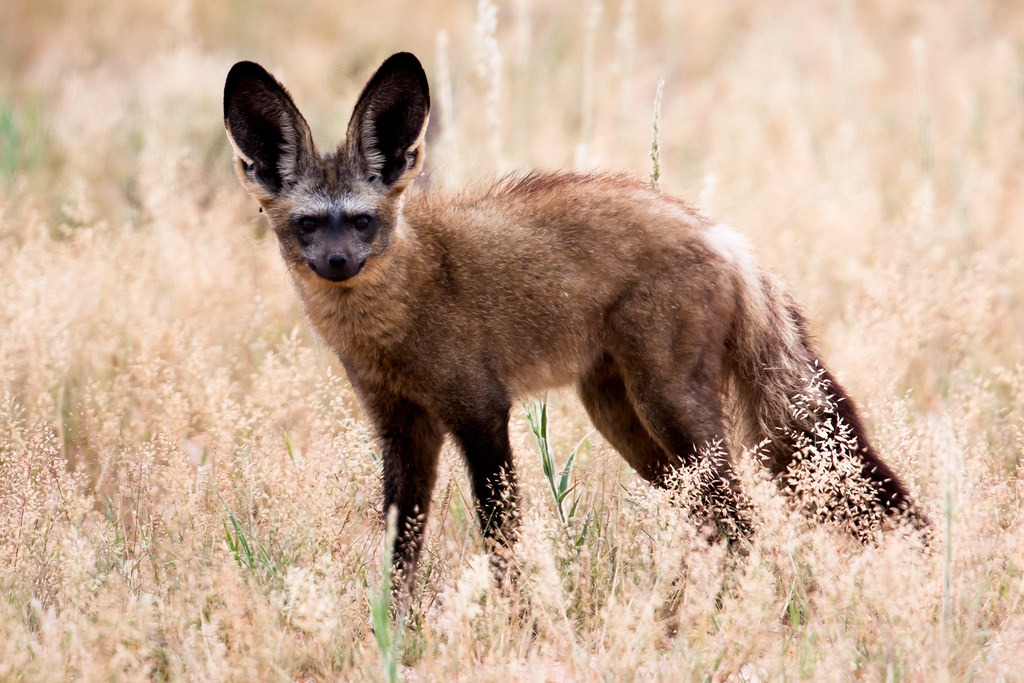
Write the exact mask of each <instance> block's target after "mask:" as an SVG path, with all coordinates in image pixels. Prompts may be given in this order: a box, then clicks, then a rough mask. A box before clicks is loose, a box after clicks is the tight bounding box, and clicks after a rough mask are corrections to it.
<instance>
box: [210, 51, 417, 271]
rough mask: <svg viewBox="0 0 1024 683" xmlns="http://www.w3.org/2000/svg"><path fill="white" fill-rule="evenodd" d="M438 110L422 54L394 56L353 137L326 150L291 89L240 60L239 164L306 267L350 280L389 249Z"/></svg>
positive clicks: (228, 118)
mask: <svg viewBox="0 0 1024 683" xmlns="http://www.w3.org/2000/svg"><path fill="white" fill-rule="evenodd" d="M429 109H430V96H429V92H428V87H427V78H426V74H424V72H423V68H422V67H421V66H420V63H419V61H418V60H417V59H416V58H415V57H414V56H413V55H411V54H409V53H398V54H396V55H393V56H392V57H390V58H389V59H388V60H386V61H385V62H384V63H383V64H382V65H381V67H380V68H379V69H378V70H377V73H375V74H374V75H373V77H372V78H371V79H370V81H369V82H368V83H367V84H366V87H365V88H364V89H363V93H362V95H360V97H359V101H358V102H357V103H356V106H355V109H354V111H353V112H352V118H351V119H350V121H349V125H348V133H347V135H346V138H345V140H344V141H342V143H341V144H340V145H339V147H338V149H337V151H336V152H335V153H334V154H328V155H325V156H321V155H320V153H319V152H318V151H317V150H316V147H315V146H314V145H313V138H312V135H311V134H310V132H309V126H308V125H307V124H306V121H305V119H304V118H303V117H302V115H301V114H300V113H299V110H298V108H297V107H296V106H295V103H294V102H293V101H292V98H291V96H290V95H289V94H288V92H287V91H286V90H285V89H284V87H283V86H282V85H281V84H280V83H278V82H277V81H276V80H275V79H274V77H273V76H271V75H270V74H269V73H268V72H267V71H266V70H265V69H263V67H261V66H259V65H258V64H255V63H253V62H239V63H238V64H235V66H234V67H232V69H231V71H230V72H229V73H228V78H227V82H226V83H225V86H224V125H225V128H226V129H227V133H228V138H229V139H230V140H231V143H232V145H233V146H234V148H235V167H236V170H237V172H238V175H239V178H240V179H241V181H242V184H243V185H244V186H245V187H246V189H247V190H248V191H249V192H250V194H252V195H253V196H254V197H255V198H256V199H257V200H258V201H259V203H260V206H261V207H262V208H263V210H264V211H265V212H266V213H267V217H268V219H269V220H270V223H271V225H272V226H273V228H274V231H275V233H276V234H277V236H278V239H279V240H280V243H281V254H282V256H283V257H284V259H285V261H286V262H287V263H288V264H289V266H291V267H292V268H293V269H297V270H296V273H297V274H299V275H303V274H305V273H312V274H314V275H315V276H317V277H318V278H319V279H320V280H321V281H324V282H331V283H342V282H343V283H349V284H351V283H352V282H354V281H355V279H356V276H357V275H358V274H359V273H360V272H362V271H363V270H364V268H366V267H367V264H369V263H371V262H372V261H373V259H374V258H376V257H377V256H379V255H381V254H382V253H384V251H386V249H387V247H388V246H389V245H390V243H391V240H392V237H393V235H394V231H395V229H396V226H397V223H398V220H399V212H400V197H401V194H402V191H403V190H405V188H406V187H407V186H408V185H409V183H410V182H412V180H413V178H415V177H416V175H417V174H418V173H419V171H420V168H422V165H423V134H424V131H425V130H426V126H427V118H428V113H429Z"/></svg>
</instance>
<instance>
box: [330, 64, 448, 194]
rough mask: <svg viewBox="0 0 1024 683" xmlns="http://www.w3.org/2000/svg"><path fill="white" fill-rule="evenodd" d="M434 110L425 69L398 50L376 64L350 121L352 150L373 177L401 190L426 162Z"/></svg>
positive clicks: (350, 145) (393, 188)
mask: <svg viewBox="0 0 1024 683" xmlns="http://www.w3.org/2000/svg"><path fill="white" fill-rule="evenodd" d="M429 114H430V91H429V87H428V86H427V75H426V74H425V73H423V67H422V66H420V61H419V60H418V59H416V57H415V56H413V55H411V54H409V53H408V52H399V53H398V54H395V55H392V56H391V57H388V59H387V60H386V61H385V62H384V63H383V64H381V66H380V68H379V69H377V73H375V74H374V75H373V77H372V78H371V79H370V81H369V82H368V83H367V84H366V87H365V88H363V94H362V95H360V96H359V101H358V102H357V103H356V106H355V110H354V111H353V112H352V119H351V120H350V121H349V124H348V145H349V150H350V151H351V152H353V153H354V154H355V156H356V159H357V161H358V162H359V163H360V165H361V166H362V168H363V171H364V172H365V173H366V177H367V179H368V180H370V181H371V182H377V183H380V184H382V185H383V186H384V187H386V188H387V189H389V190H402V189H404V188H405V187H406V186H407V185H408V184H409V183H410V182H412V180H413V178H415V177H416V174H417V173H419V171H420V169H421V168H422V167H423V134H424V132H425V131H426V129H427V119H428V118H429Z"/></svg>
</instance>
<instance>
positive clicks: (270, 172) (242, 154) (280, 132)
mask: <svg viewBox="0 0 1024 683" xmlns="http://www.w3.org/2000/svg"><path fill="white" fill-rule="evenodd" d="M224 128H225V129H226V130H227V133H228V139H229V140H231V145H232V147H234V148H235V155H236V158H237V164H238V166H237V168H238V173H239V176H240V177H241V179H242V183H243V184H244V185H245V186H246V188H247V189H248V190H249V192H251V193H252V194H253V195H254V196H255V197H256V198H257V199H269V198H272V197H273V196H275V195H277V194H278V193H280V192H281V190H282V189H284V188H285V187H286V186H288V185H290V184H291V183H293V182H294V181H295V180H296V179H297V178H298V177H299V176H300V175H301V173H302V169H303V167H304V165H306V164H307V162H309V161H310V160H311V159H312V158H314V157H315V156H316V151H315V148H314V146H313V136H312V135H311V134H310V132H309V125H308V124H307V123H306V120H305V119H304V118H302V114H300V113H299V110H298V108H297V107H296V106H295V103H294V102H293V101H292V98H291V96H290V95H289V94H288V91H286V90H285V89H284V86H282V85H281V84H280V83H278V82H277V80H276V79H275V78H274V77H273V76H271V75H270V74H269V73H268V72H267V70H266V69H264V68H263V67H262V66H260V65H259V64H256V63H255V62H238V63H237V64H235V65H234V66H233V67H231V71H229V72H228V78H227V81H226V82H225V83H224Z"/></svg>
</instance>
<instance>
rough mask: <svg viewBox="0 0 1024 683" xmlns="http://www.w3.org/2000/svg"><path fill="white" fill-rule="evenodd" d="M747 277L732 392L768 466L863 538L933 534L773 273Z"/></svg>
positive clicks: (819, 510)
mask: <svg viewBox="0 0 1024 683" xmlns="http://www.w3.org/2000/svg"><path fill="white" fill-rule="evenodd" d="M744 278H745V282H744V285H743V288H742V294H741V296H740V303H739V307H738V309H739V310H738V314H737V317H736V321H735V325H734V328H733V331H732V334H731V337H730V339H729V343H728V345H729V351H730V362H729V364H730V370H731V373H730V374H731V380H732V382H731V384H732V387H731V389H732V394H733V396H734V397H735V399H736V404H737V405H736V407H737V409H738V411H737V412H738V413H739V414H738V416H737V417H738V418H740V420H741V421H742V422H743V423H744V424H745V425H746V426H747V429H748V431H749V432H751V434H749V435H748V436H752V437H753V443H758V444H760V446H759V453H760V454H761V457H762V460H763V462H764V464H765V465H766V466H767V467H768V468H769V469H770V470H771V472H772V474H773V475H775V476H776V477H778V478H780V479H781V481H782V482H783V483H784V484H785V486H786V487H787V488H788V489H789V490H790V491H791V492H792V493H793V494H794V495H795V496H796V498H797V499H798V500H799V501H800V502H801V503H802V504H803V505H804V506H805V507H806V508H807V509H808V511H809V512H810V513H811V514H812V515H814V516H815V517H817V518H819V519H821V520H828V521H833V522H837V523H840V524H842V525H844V526H846V527H848V528H849V529H850V530H851V532H853V533H854V534H855V535H857V536H858V537H861V538H866V537H869V536H870V535H873V534H874V533H875V532H876V531H877V530H878V529H879V528H881V527H882V526H886V525H889V524H892V523H894V522H895V523H901V522H909V523H911V524H912V525H913V526H915V527H917V528H919V529H926V528H927V527H928V526H929V523H928V521H927V520H926V519H925V518H924V517H923V516H922V515H921V514H920V513H919V512H918V511H917V509H916V507H915V506H914V503H913V500H912V498H911V497H910V494H909V493H908V491H907V489H906V487H905V486H904V485H903V483H902V482H901V481H900V479H899V477H897V476H896V474H895V473H894V472H893V471H892V469H890V468H889V466H888V465H887V464H886V463H885V462H883V461H882V459H881V458H879V457H878V454H877V453H876V452H875V450H874V448H873V447H872V446H871V442H870V441H869V440H868V438H867V433H866V432H865V429H864V424H863V422H861V419H860V416H859V415H858V414H857V408H856V406H855V405H854V403H853V401H852V400H851V399H850V398H849V397H848V396H847V394H846V392H845V391H844V390H843V387H842V386H840V384H839V383H838V382H837V381H836V380H835V378H834V377H833V376H832V375H831V374H830V373H829V371H828V370H827V369H825V367H824V366H823V365H822V364H821V362H820V360H819V358H818V355H817V353H816V352H815V351H814V348H813V345H812V343H811V340H810V338H809V336H808V334H807V331H806V327H805V323H804V318H803V315H802V314H801V312H800V310H799V308H798V306H797V305H796V303H795V302H794V301H793V299H792V298H791V297H790V296H789V294H788V293H787V292H786V291H785V290H784V288H783V287H782V286H781V285H780V284H779V283H778V282H777V281H775V280H774V278H772V277H771V276H770V275H768V274H767V273H764V272H762V271H758V270H756V269H750V270H748V271H747V272H746V273H744Z"/></svg>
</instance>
